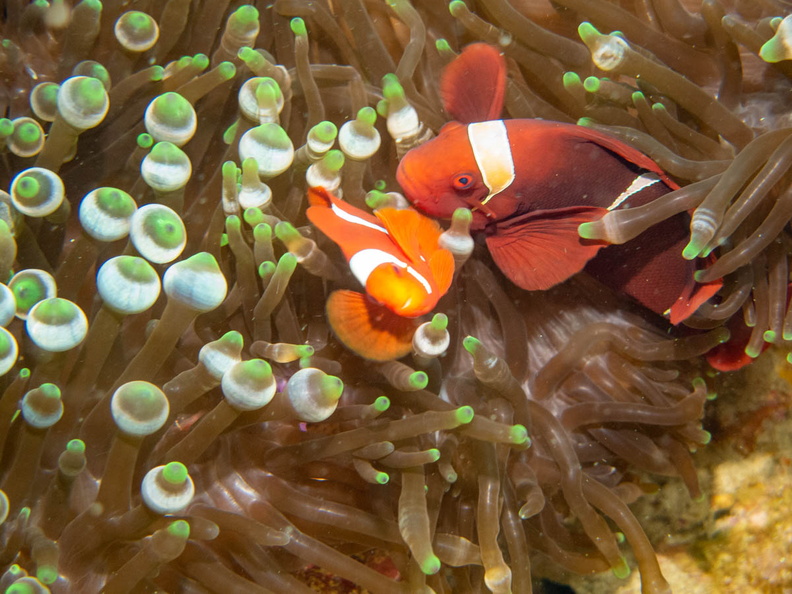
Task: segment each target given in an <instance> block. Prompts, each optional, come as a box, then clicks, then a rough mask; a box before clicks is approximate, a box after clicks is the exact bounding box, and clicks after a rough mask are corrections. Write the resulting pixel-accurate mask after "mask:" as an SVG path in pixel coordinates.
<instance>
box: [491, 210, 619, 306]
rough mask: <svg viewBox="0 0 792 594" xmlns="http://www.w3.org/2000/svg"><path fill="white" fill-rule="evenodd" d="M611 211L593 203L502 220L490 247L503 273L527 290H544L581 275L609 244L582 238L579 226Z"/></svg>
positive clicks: (493, 235) (492, 236) (493, 257)
mask: <svg viewBox="0 0 792 594" xmlns="http://www.w3.org/2000/svg"><path fill="white" fill-rule="evenodd" d="M606 212H607V211H606V210H605V209H604V208H596V207H589V206H581V207H573V208H564V209H557V210H547V211H535V212H531V213H529V214H527V215H522V216H520V217H516V218H514V219H510V220H508V221H505V222H502V223H499V224H498V225H497V226H496V230H495V233H494V234H492V235H490V236H488V237H487V247H488V248H489V251H490V254H492V259H493V260H495V264H497V266H498V268H500V269H501V272H503V274H505V275H506V276H507V277H509V280H511V281H512V282H513V283H514V284H515V285H517V286H518V287H520V288H522V289H525V290H526V291H543V290H546V289H549V288H550V287H552V286H554V285H557V284H558V283H560V282H563V281H565V280H566V279H568V278H569V277H571V276H572V275H574V274H577V273H578V272H580V271H581V270H583V267H584V266H585V265H586V263H587V262H588V261H589V260H591V259H592V258H593V257H594V256H596V255H597V252H598V251H599V250H600V249H601V248H603V247H605V246H606V245H607V244H606V243H603V242H598V241H589V240H586V239H582V238H581V237H580V235H579V234H578V226H579V225H581V224H582V223H588V222H591V221H596V220H597V219H599V218H601V217H602V216H603V215H604V214H605V213H606Z"/></svg>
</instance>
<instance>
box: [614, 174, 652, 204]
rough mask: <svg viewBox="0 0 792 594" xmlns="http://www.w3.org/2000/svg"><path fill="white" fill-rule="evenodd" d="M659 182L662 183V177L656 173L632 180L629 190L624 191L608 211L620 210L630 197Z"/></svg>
mask: <svg viewBox="0 0 792 594" xmlns="http://www.w3.org/2000/svg"><path fill="white" fill-rule="evenodd" d="M659 181H660V176H659V175H657V174H656V173H652V172H651V171H650V172H647V173H642V174H641V175H639V176H638V177H636V178H635V179H634V180H632V182H631V183H630V185H629V186H627V189H626V190H624V192H622V193H621V194H619V195H618V196H617V197H616V200H614V201H613V203H612V204H611V205H610V206H609V207H608V210H615V209H617V208H619V206H620V205H621V203H622V202H624V201H625V200H627V199H628V198H629V197H630V196H632V195H633V194H637V193H638V192H640V191H641V190H643V189H644V188H648V187H649V186H651V185H652V184H655V183H657V182H659Z"/></svg>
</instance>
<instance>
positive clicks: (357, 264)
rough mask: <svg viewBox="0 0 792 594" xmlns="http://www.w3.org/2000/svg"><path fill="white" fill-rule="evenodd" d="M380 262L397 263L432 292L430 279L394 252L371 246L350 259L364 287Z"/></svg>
mask: <svg viewBox="0 0 792 594" xmlns="http://www.w3.org/2000/svg"><path fill="white" fill-rule="evenodd" d="M364 222H365V221H364ZM380 264H395V265H396V266H398V267H399V268H402V269H404V270H406V271H407V272H408V273H409V274H411V275H412V276H413V277H415V280H417V281H418V282H419V283H421V285H422V286H423V288H424V289H425V290H426V293H427V294H428V295H431V294H432V285H431V284H430V283H429V281H428V280H426V279H425V278H424V277H423V275H422V274H420V273H419V272H418V271H417V270H416V269H415V268H413V267H412V266H410V265H409V264H407V263H405V262H402V261H401V260H399V258H397V257H396V256H394V255H393V254H389V253H388V252H384V251H382V250H378V249H375V248H369V249H365V250H360V251H359V252H357V253H356V254H355V255H354V256H352V257H351V258H350V259H349V268H350V270H352V274H353V275H354V276H355V278H356V279H358V281H359V282H360V284H362V285H363V286H364V287H365V286H366V281H368V277H369V276H370V275H371V273H372V272H374V269H375V268H377V266H379V265H380Z"/></svg>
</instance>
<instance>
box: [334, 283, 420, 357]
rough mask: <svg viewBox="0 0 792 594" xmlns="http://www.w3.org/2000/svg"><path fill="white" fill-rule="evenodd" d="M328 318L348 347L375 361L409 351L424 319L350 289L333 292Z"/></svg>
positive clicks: (339, 337) (399, 355) (400, 355)
mask: <svg viewBox="0 0 792 594" xmlns="http://www.w3.org/2000/svg"><path fill="white" fill-rule="evenodd" d="M327 320H328V322H329V323H330V327H331V328H332V329H333V332H335V334H336V336H337V337H338V339H339V340H340V341H341V342H342V343H344V345H345V346H346V347H347V348H348V349H350V350H351V351H354V352H355V353H357V354H358V355H360V356H361V357H363V358H365V359H370V360H373V361H390V360H392V359H399V358H401V357H403V356H405V355H406V354H407V353H409V352H410V351H411V350H412V336H413V334H414V333H415V329H416V328H417V327H418V325H419V323H420V322H419V320H417V319H412V318H403V317H401V316H397V315H396V314H395V313H393V312H392V311H390V310H389V309H388V308H386V307H385V306H384V305H380V304H379V303H376V302H375V301H374V300H372V299H370V298H369V297H367V296H366V295H364V294H362V293H358V292H356V291H346V290H341V291H334V292H333V293H331V294H330V297H329V298H328V299H327Z"/></svg>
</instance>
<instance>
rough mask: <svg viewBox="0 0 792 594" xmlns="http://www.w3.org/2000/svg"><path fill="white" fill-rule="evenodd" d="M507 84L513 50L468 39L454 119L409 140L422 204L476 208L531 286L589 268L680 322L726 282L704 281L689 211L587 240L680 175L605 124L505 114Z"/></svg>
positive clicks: (500, 250) (444, 86)
mask: <svg viewBox="0 0 792 594" xmlns="http://www.w3.org/2000/svg"><path fill="white" fill-rule="evenodd" d="M505 85H506V65H505V61H504V58H503V56H502V55H501V54H500V52H499V51H498V50H497V49H496V48H494V47H492V46H489V45H486V44H483V43H476V44H473V45H470V46H468V47H466V48H465V50H464V51H463V52H462V53H461V54H460V56H459V57H458V58H457V59H455V60H454V61H453V62H452V63H451V64H449V66H448V67H447V68H446V70H445V72H444V73H443V77H442V79H441V94H442V97H443V103H444V106H445V109H446V111H447V112H448V113H449V115H451V116H452V117H453V118H454V119H455V120H456V121H454V122H450V123H448V124H446V125H445V126H444V127H443V128H442V129H441V130H440V133H439V134H438V136H437V138H434V139H433V140H430V141H428V142H426V143H424V144H422V145H421V146H419V147H416V148H414V149H412V150H411V151H409V152H408V153H407V154H406V155H405V156H404V158H403V159H402V161H401V163H400V164H399V168H398V171H397V174H396V177H397V180H398V182H399V184H400V185H401V186H402V188H403V190H404V193H405V196H406V197H407V198H408V199H409V200H410V201H411V202H412V203H413V204H414V205H415V207H416V208H418V209H419V210H420V211H422V212H424V213H426V214H428V215H430V216H432V217H438V218H446V219H447V218H450V217H451V215H452V213H453V212H454V210H456V209H457V208H459V207H466V208H470V209H471V210H472V211H473V224H472V227H471V229H472V230H474V231H483V232H484V234H485V237H486V243H487V247H488V248H489V251H490V253H491V254H492V258H493V260H494V261H495V263H496V264H497V266H498V267H499V268H500V270H501V271H502V272H503V273H504V274H505V275H506V276H507V277H508V278H509V279H510V280H511V281H512V282H514V283H515V284H516V285H518V286H519V287H522V288H523V289H526V290H544V289H548V288H550V287H552V286H553V285H556V284H558V283H560V282H562V281H564V280H566V279H568V278H569V277H570V276H572V275H574V274H576V273H578V272H580V271H581V270H583V269H584V268H585V270H586V271H587V272H588V273H590V274H591V275H593V276H594V277H596V278H597V279H598V280H600V281H601V282H603V283H604V284H606V285H608V286H610V287H611V288H613V289H615V290H617V291H619V292H621V293H623V294H626V295H629V296H630V297H632V298H633V299H635V300H636V301H638V302H639V303H641V304H642V305H644V306H645V307H647V308H649V309H651V310H652V311H654V312H657V313H659V314H661V315H666V316H667V317H668V318H669V319H670V321H671V322H672V323H673V324H678V323H679V322H681V321H683V320H684V319H686V318H687V317H688V316H690V315H691V314H692V313H693V312H694V311H695V310H696V309H697V308H698V307H699V306H700V305H701V304H702V303H704V301H706V300H707V299H709V298H710V297H711V296H713V295H714V294H715V293H716V292H717V291H718V289H719V288H720V286H721V282H720V281H717V282H714V283H709V284H706V285H703V284H698V283H696V282H695V281H694V278H693V274H694V272H695V271H696V269H697V268H696V267H697V264H696V262H691V261H688V260H685V259H684V258H682V250H683V248H684V247H685V245H686V244H687V242H688V239H689V217H688V215H687V214H686V213H682V214H679V215H677V216H674V217H672V218H670V219H667V220H666V221H663V222H662V223H660V224H658V225H655V226H654V227H652V228H650V229H649V230H647V231H645V232H644V233H643V234H641V235H640V236H638V237H637V238H635V239H634V240H632V241H630V242H628V243H626V244H624V245H615V246H611V247H607V246H608V244H607V243H605V242H599V241H590V240H585V239H582V238H581V237H580V236H579V234H578V227H579V225H580V224H581V223H586V222H590V221H594V220H597V219H599V218H601V217H602V216H603V215H604V214H605V213H607V212H608V211H609V210H614V209H620V208H628V207H635V206H641V205H644V204H647V203H649V202H651V201H652V200H655V199H656V198H658V197H660V196H662V195H663V194H666V193H668V192H670V191H671V190H674V189H677V188H678V187H679V186H678V185H677V184H675V183H674V182H673V181H672V180H671V179H670V178H669V177H668V176H667V175H666V174H665V173H664V172H663V171H662V170H661V169H660V167H658V165H657V164H656V163H655V162H654V161H652V160H651V159H650V158H649V157H647V156H646V155H644V154H642V153H641V152H639V151H637V150H636V149H634V148H632V147H630V146H627V145H626V144H624V143H622V142H620V141H618V140H616V139H615V138H612V137H610V136H608V135H606V134H602V133H599V132H597V131H594V130H591V129H589V128H585V127H583V126H576V125H572V124H564V123H559V122H550V121H544V120H533V119H513V120H499V119H495V118H497V117H499V115H500V113H501V110H502V107H503V97H504V91H505ZM483 89H484V90H483ZM605 247H607V249H604V250H603V248H605ZM595 256H596V257H595Z"/></svg>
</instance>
